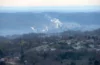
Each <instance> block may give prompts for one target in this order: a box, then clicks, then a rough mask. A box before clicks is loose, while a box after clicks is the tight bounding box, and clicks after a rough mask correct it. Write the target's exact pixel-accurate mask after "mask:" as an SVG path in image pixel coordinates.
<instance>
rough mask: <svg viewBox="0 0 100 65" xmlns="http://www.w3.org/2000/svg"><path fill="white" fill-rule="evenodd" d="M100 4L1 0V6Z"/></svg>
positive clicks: (91, 0)
mask: <svg viewBox="0 0 100 65" xmlns="http://www.w3.org/2000/svg"><path fill="white" fill-rule="evenodd" d="M84 5H96V6H98V5H100V0H0V6H84Z"/></svg>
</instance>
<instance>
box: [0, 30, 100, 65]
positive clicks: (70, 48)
mask: <svg viewBox="0 0 100 65" xmlns="http://www.w3.org/2000/svg"><path fill="white" fill-rule="evenodd" d="M0 65H100V29H97V30H94V31H85V32H81V31H64V32H60V33H48V34H46V33H29V34H23V35H9V36H0Z"/></svg>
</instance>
